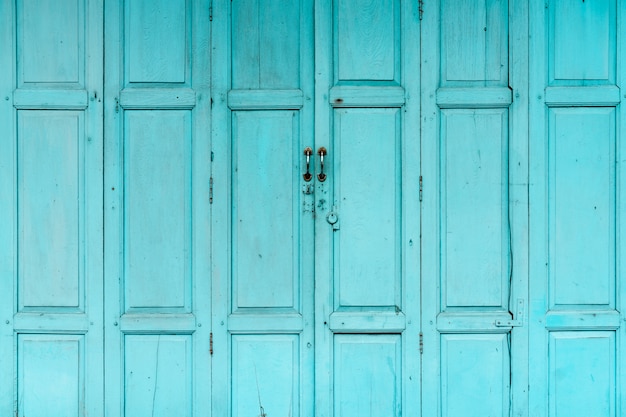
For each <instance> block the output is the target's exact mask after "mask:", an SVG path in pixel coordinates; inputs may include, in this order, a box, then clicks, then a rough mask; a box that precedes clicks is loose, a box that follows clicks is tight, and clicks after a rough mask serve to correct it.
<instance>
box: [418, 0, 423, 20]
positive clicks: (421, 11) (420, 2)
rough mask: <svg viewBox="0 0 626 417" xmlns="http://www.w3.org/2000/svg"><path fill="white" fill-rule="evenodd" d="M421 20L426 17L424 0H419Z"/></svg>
mask: <svg viewBox="0 0 626 417" xmlns="http://www.w3.org/2000/svg"><path fill="white" fill-rule="evenodd" d="M419 6H420V7H419V12H420V20H422V18H423V17H424V0H419Z"/></svg>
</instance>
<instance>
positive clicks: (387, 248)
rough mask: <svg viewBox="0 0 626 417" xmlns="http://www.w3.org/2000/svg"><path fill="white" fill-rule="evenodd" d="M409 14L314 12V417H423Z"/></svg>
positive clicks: (369, 8)
mask: <svg viewBox="0 0 626 417" xmlns="http://www.w3.org/2000/svg"><path fill="white" fill-rule="evenodd" d="M413 6H416V5H414V4H413V5H412V4H410V3H409V2H406V3H405V2H400V1H393V0H392V1H381V2H373V1H357V2H352V1H350V2H348V1H337V2H325V1H319V2H317V3H316V13H317V16H316V25H315V27H316V52H317V53H316V70H317V72H318V74H317V77H316V86H315V87H316V114H315V117H316V146H315V148H317V147H319V146H324V147H325V148H326V149H327V150H328V156H327V158H325V162H326V164H325V168H326V170H327V173H328V179H327V180H326V181H325V182H318V183H317V184H316V189H315V193H316V195H315V198H316V201H317V203H316V210H317V211H316V225H315V227H316V229H315V232H316V233H315V262H316V268H315V270H316V276H315V284H316V316H315V324H316V339H315V341H316V346H315V348H316V358H315V359H316V363H315V366H316V404H317V407H316V410H317V413H318V415H320V416H340V415H345V416H352V415H369V414H371V415H394V416H397V415H419V413H420V411H419V408H420V403H419V396H420V389H419V381H420V377H419V375H420V369H419V366H420V364H419V360H418V359H419V356H418V355H419V348H418V347H419V326H418V323H419V314H420V305H419V303H420V299H419V288H418V283H419V267H418V265H419V245H418V241H419V224H418V223H417V220H418V218H417V217H414V216H413V215H412V214H411V213H417V212H418V211H419V193H418V192H416V191H417V190H418V189H419V158H418V155H419V149H418V144H419V128H418V127H417V126H416V125H415V124H414V122H415V121H417V120H418V118H419V103H418V101H417V97H418V91H419V82H418V81H419V77H418V73H417V72H415V71H417V70H418V67H419V65H418V59H419V54H418V51H417V45H416V44H414V43H413V42H411V41H409V39H416V38H417V36H419V15H418V10H417V8H416V7H413ZM400 22H402V24H400ZM413 98H414V99H415V102H413V101H411V100H412V99H413ZM328 215H336V216H337V219H338V220H337V222H336V223H335V224H334V225H331V224H329V222H328V221H327V216H328ZM392 317H393V318H392ZM380 333H385V334H384V335H381V334H380ZM413 349H415V350H413ZM401 392H402V393H406V394H405V395H402V396H400V395H398V394H399V393H401Z"/></svg>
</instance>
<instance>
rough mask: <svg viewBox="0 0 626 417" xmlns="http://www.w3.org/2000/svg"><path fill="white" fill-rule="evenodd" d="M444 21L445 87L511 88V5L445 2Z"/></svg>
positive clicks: (492, 0) (485, 0) (482, 0)
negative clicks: (476, 83) (472, 84)
mask: <svg viewBox="0 0 626 417" xmlns="http://www.w3.org/2000/svg"><path fill="white" fill-rule="evenodd" d="M441 19H442V21H441V26H440V28H441V42H442V44H441V51H442V53H441V60H442V62H441V70H442V74H441V78H442V83H443V85H446V84H447V83H448V82H455V81H456V82H459V81H460V82H465V84H467V82H468V81H469V82H472V81H481V82H489V85H502V86H508V61H509V57H508V1H505V0H461V1H459V0H456V1H455V0H442V2H441ZM483 86H484V85H483Z"/></svg>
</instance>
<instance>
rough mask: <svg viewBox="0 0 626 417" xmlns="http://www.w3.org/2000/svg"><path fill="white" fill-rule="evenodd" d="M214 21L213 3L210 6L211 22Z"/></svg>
mask: <svg viewBox="0 0 626 417" xmlns="http://www.w3.org/2000/svg"><path fill="white" fill-rule="evenodd" d="M212 21H213V5H211V6H209V22H212Z"/></svg>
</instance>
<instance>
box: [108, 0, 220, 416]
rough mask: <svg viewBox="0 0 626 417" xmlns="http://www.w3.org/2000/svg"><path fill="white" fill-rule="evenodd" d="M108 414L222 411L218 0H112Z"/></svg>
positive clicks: (109, 64)
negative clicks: (217, 398)
mask: <svg viewBox="0 0 626 417" xmlns="http://www.w3.org/2000/svg"><path fill="white" fill-rule="evenodd" d="M105 13H106V14H105V16H106V27H105V32H106V39H105V50H106V57H105V58H106V74H107V81H106V90H105V94H106V107H105V129H106V135H105V142H106V148H105V178H104V184H105V185H104V188H105V191H104V192H105V210H104V212H105V226H106V231H105V236H104V240H105V261H106V268H105V285H104V290H105V294H104V297H105V317H104V328H105V346H104V352H105V364H106V371H105V374H104V379H105V407H106V415H107V416H128V417H130V416H148V415H154V416H157V415H158V416H171V415H177V416H190V417H191V416H205V415H208V414H209V413H210V392H211V388H210V374H211V369H210V353H209V351H210V330H211V318H210V314H211V311H210V293H211V291H210V270H209V265H210V239H209V236H210V226H209V213H210V206H209V204H210V189H209V178H210V165H211V152H210V144H209V131H210V130H209V129H210V127H209V126H210V125H209V120H208V115H209V109H210V105H211V100H210V96H209V79H210V78H209V75H210V72H209V70H208V68H209V51H208V47H209V26H208V23H207V22H208V21H209V5H208V3H207V2H206V1H202V0H196V1H185V0H161V1H154V0H132V1H123V2H122V1H109V2H107V3H106V5H105Z"/></svg>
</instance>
